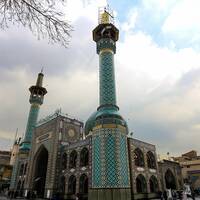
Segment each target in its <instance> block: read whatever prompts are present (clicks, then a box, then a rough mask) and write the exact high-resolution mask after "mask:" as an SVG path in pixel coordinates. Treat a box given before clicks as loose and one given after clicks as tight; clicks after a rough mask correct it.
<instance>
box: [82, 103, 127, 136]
mask: <svg viewBox="0 0 200 200" xmlns="http://www.w3.org/2000/svg"><path fill="white" fill-rule="evenodd" d="M109 123H114V124H120V125H122V126H125V127H126V128H127V131H128V127H127V123H126V121H125V120H124V119H123V118H122V116H121V115H120V113H119V111H118V108H117V107H113V106H112V107H102V108H99V109H98V110H97V111H96V112H94V113H93V114H92V115H91V116H90V117H89V119H88V120H87V121H86V123H85V135H86V136H87V135H88V134H89V132H90V131H92V129H93V127H94V126H95V125H97V124H109Z"/></svg>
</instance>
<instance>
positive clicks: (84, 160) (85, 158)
mask: <svg viewBox="0 0 200 200" xmlns="http://www.w3.org/2000/svg"><path fill="white" fill-rule="evenodd" d="M88 163H89V151H88V149H87V148H86V147H84V148H83V149H82V150H81V153H80V167H86V166H88Z"/></svg>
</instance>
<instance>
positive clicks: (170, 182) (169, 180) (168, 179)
mask: <svg viewBox="0 0 200 200" xmlns="http://www.w3.org/2000/svg"><path fill="white" fill-rule="evenodd" d="M165 184H166V188H167V189H173V190H176V179H175V177H174V174H173V173H172V171H171V170H170V169H168V170H167V171H166V173H165Z"/></svg>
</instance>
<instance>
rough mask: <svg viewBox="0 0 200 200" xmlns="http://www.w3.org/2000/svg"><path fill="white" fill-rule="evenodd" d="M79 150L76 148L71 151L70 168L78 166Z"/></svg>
mask: <svg viewBox="0 0 200 200" xmlns="http://www.w3.org/2000/svg"><path fill="white" fill-rule="evenodd" d="M76 161H77V152H76V151H75V150H74V151H72V152H71V153H70V159H69V168H70V169H71V168H76Z"/></svg>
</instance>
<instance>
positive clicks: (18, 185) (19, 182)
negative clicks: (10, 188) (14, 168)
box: [17, 180, 21, 190]
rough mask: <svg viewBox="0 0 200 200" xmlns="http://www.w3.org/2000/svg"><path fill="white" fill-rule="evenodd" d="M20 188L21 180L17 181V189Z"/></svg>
mask: <svg viewBox="0 0 200 200" xmlns="http://www.w3.org/2000/svg"><path fill="white" fill-rule="evenodd" d="M20 188H21V181H20V180H19V181H18V183H17V190H20Z"/></svg>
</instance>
